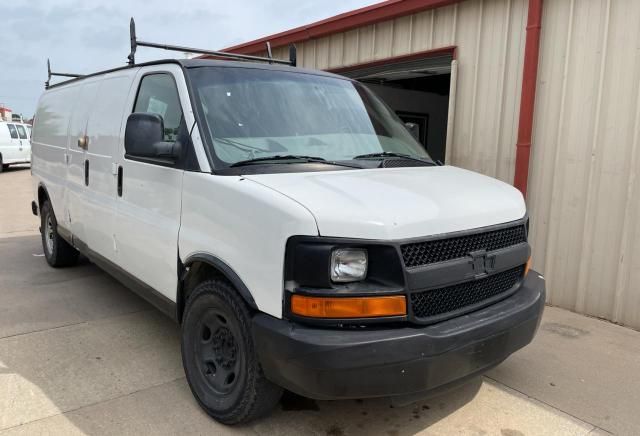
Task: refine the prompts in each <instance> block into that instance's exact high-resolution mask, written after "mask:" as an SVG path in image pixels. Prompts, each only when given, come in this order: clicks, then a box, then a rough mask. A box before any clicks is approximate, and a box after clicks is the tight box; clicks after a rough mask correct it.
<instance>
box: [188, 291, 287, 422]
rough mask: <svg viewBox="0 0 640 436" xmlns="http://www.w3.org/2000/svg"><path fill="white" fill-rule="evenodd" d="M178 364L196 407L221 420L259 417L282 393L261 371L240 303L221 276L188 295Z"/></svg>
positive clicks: (245, 310)
mask: <svg viewBox="0 0 640 436" xmlns="http://www.w3.org/2000/svg"><path fill="white" fill-rule="evenodd" d="M182 363H183V366H184V370H185V373H186V375H187V381H188V383H189V387H190V388H191V392H193V395H194V396H195V398H196V400H197V401H198V403H199V404H200V406H201V407H202V408H203V409H204V410H205V411H206V412H207V413H208V414H209V415H210V416H212V417H213V418H214V419H216V420H218V421H220V422H221V423H223V424H240V423H244V422H248V421H251V420H253V419H256V418H259V417H260V416H263V415H265V414H266V413H268V412H270V411H271V410H272V409H273V408H274V407H275V405H276V404H277V403H278V401H279V400H280V396H281V395H282V388H280V387H279V386H277V385H275V384H273V383H271V382H270V381H269V380H267V379H266V378H265V376H264V374H263V372H262V368H261V366H260V362H259V361H258V356H257V354H256V351H255V347H254V343H253V336H252V335H251V316H250V313H249V310H248V308H247V306H246V304H245V302H244V301H243V300H242V298H241V297H240V296H239V295H238V293H237V291H236V290H235V289H234V288H233V287H232V286H231V285H230V284H229V283H227V282H226V281H223V280H209V281H205V282H203V283H201V284H200V285H198V286H197V287H196V288H195V289H194V291H193V293H192V294H191V295H190V296H189V299H188V301H187V305H186V308H185V315H184V318H183V323H182Z"/></svg>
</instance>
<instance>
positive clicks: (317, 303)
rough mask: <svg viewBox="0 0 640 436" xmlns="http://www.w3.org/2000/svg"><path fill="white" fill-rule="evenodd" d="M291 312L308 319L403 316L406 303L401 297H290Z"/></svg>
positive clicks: (405, 310)
mask: <svg viewBox="0 0 640 436" xmlns="http://www.w3.org/2000/svg"><path fill="white" fill-rule="evenodd" d="M291 312H292V313H294V314H295V315H300V316H306V317H310V318H372V317H379V316H403V315H406V314H407V302H406V300H405V297H404V296H403V295H393V296H387V297H309V296H306V295H292V296H291Z"/></svg>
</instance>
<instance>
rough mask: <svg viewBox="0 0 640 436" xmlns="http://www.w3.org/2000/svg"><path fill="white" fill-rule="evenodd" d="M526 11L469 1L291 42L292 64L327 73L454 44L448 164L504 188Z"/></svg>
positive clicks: (517, 2) (510, 165) (280, 53)
mask: <svg viewBox="0 0 640 436" xmlns="http://www.w3.org/2000/svg"><path fill="white" fill-rule="evenodd" d="M526 9H527V2H526V0H469V1H465V2H462V3H459V4H455V5H452V6H447V7H444V8H439V9H433V10H428V11H425V12H420V13H417V14H414V15H409V16H405V17H401V18H397V19H394V20H390V21H385V22H381V23H378V24H375V25H371V26H364V27H361V28H358V29H354V30H350V31H348V32H343V33H338V34H334V35H330V36H327V37H323V38H318V39H315V40H311V41H307V42H303V43H299V44H298V63H299V65H300V66H303V67H306V68H318V69H331V68H338V67H345V66H349V65H356V64H360V63H364V62H369V61H374V60H379V59H385V58H389V57H392V56H400V55H406V54H411V53H415V52H420V51H425V50H431V49H437V48H442V47H448V46H458V52H457V55H458V66H459V74H458V82H457V97H456V113H455V118H454V119H455V122H454V128H453V135H454V137H453V140H452V144H453V145H452V150H451V162H450V163H451V164H453V165H458V166H461V167H464V168H468V169H472V170H475V171H480V172H482V173H485V174H488V175H491V176H494V177H497V178H499V179H502V180H504V181H507V182H509V183H511V182H512V181H513V171H514V160H515V143H516V132H517V127H518V117H517V115H518V108H519V104H520V84H521V81H522V55H523V49H524V35H525V22H526V15H527V10H526ZM274 56H276V57H280V58H287V57H288V49H287V48H286V47H279V48H277V49H276V50H274Z"/></svg>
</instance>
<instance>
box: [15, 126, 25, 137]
mask: <svg viewBox="0 0 640 436" xmlns="http://www.w3.org/2000/svg"><path fill="white" fill-rule="evenodd" d="M16 129H18V135H20V139H27V131H26V130H25V128H24V126H22V125H20V124H17V125H16Z"/></svg>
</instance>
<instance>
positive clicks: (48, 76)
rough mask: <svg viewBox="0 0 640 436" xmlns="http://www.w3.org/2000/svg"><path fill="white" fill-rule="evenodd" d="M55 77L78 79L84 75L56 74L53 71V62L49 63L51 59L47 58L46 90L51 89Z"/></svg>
mask: <svg viewBox="0 0 640 436" xmlns="http://www.w3.org/2000/svg"><path fill="white" fill-rule="evenodd" d="M53 76H58V77H72V78H74V79H76V78H78V77H82V74H71V73H54V72H53V71H51V62H49V59H48V58H47V81H46V82H44V89H49V86H50V84H51V78H52V77H53Z"/></svg>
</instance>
